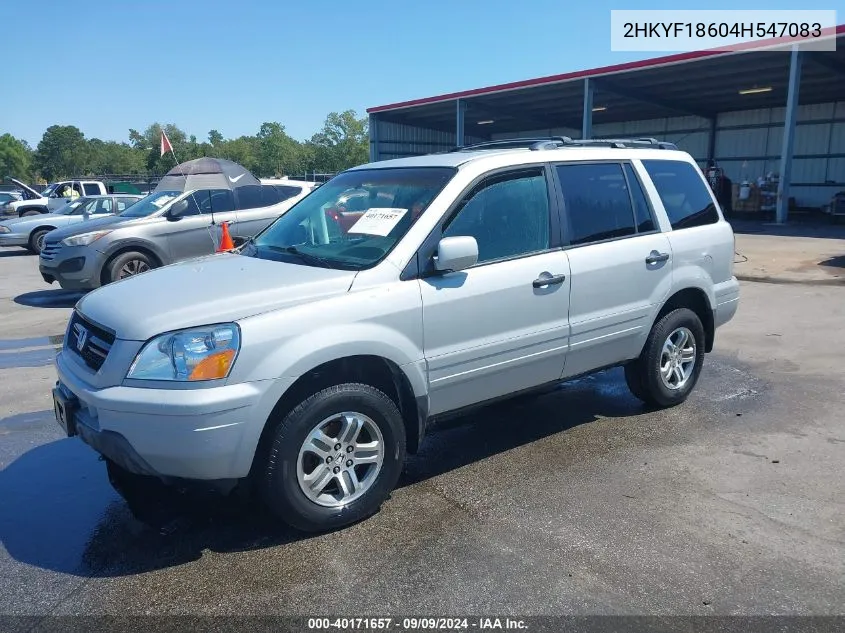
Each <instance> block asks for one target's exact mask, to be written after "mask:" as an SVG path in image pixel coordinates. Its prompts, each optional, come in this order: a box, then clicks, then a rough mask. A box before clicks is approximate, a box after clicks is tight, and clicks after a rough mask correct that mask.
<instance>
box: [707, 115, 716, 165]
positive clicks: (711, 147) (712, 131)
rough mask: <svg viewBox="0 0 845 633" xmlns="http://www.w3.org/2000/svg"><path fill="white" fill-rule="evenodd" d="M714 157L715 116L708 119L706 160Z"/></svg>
mask: <svg viewBox="0 0 845 633" xmlns="http://www.w3.org/2000/svg"><path fill="white" fill-rule="evenodd" d="M715 159H716V117H713V118H711V119H710V135H709V137H708V139H707V162H708V164H709V162H710V161H711V160H715Z"/></svg>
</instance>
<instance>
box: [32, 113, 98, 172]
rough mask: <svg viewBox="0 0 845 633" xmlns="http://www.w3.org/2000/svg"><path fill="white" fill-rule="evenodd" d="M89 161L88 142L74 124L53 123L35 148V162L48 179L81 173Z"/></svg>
mask: <svg viewBox="0 0 845 633" xmlns="http://www.w3.org/2000/svg"><path fill="white" fill-rule="evenodd" d="M87 163H88V143H87V142H86V140H85V135H84V134H83V133H82V131H81V130H80V129H79V128H78V127H76V126H74V125H51V126H50V127H48V128H47V131H46V132H44V136H43V137H41V142H40V143H38V147H37V149H36V150H35V164H36V166H37V167H38V170H39V171H40V172H41V175H42V176H43V177H44V178H46V179H47V180H55V179H56V178H62V177H64V176H72V175H75V174H80V173H82V172H83V170H84V169H85V168H86V167H87Z"/></svg>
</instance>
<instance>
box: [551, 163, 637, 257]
mask: <svg viewBox="0 0 845 633" xmlns="http://www.w3.org/2000/svg"><path fill="white" fill-rule="evenodd" d="M557 175H558V180H559V181H560V187H561V192H562V194H563V199H564V210H565V213H566V218H567V221H568V228H569V242H570V243H571V244H573V245H580V244H589V243H591V242H601V241H603V240H610V239H618V238H621V237H627V236H630V235H635V234H636V233H637V223H636V222H635V219H634V207H633V204H632V202H631V194H630V192H629V190H628V180H627V178H626V176H625V173H624V171H623V167H622V164H620V163H584V164H577V163H576V164H566V165H558V166H557Z"/></svg>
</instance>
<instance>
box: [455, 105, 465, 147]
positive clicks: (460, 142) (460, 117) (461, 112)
mask: <svg viewBox="0 0 845 633" xmlns="http://www.w3.org/2000/svg"><path fill="white" fill-rule="evenodd" d="M455 103H456V104H457V107H456V112H455V145H457V146H458V147H463V146H464V119H465V118H466V117H465V114H466V111H467V104H466V102H465V101H464V100H463V99H458V100H457V101H456V102H455Z"/></svg>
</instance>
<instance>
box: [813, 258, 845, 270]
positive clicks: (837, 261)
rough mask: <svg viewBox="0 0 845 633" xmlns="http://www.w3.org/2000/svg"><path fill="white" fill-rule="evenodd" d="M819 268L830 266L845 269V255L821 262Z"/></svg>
mask: <svg viewBox="0 0 845 633" xmlns="http://www.w3.org/2000/svg"><path fill="white" fill-rule="evenodd" d="M819 266H830V267H831V268H845V255H839V256H837V257H831V258H830V259H826V260H824V261H823V262H819Z"/></svg>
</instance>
